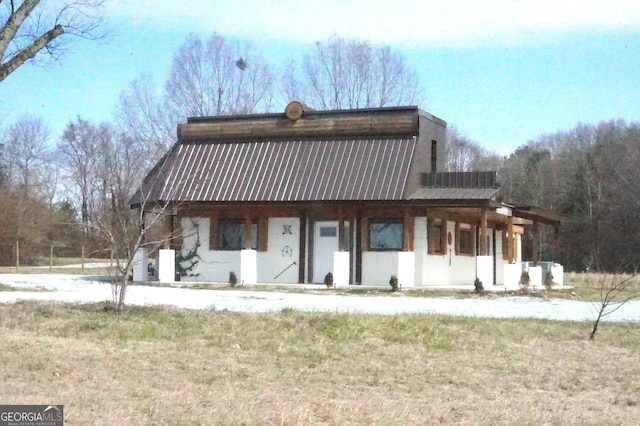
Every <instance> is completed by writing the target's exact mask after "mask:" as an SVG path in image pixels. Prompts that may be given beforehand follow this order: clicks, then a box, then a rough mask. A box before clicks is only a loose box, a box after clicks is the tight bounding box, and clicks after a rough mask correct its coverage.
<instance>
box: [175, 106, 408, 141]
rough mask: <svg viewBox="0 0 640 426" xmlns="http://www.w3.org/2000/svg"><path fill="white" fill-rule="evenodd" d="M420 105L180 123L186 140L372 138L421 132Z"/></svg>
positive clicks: (237, 117) (202, 119)
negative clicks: (293, 118) (295, 117)
mask: <svg viewBox="0 0 640 426" xmlns="http://www.w3.org/2000/svg"><path fill="white" fill-rule="evenodd" d="M418 130H419V110H418V108H417V107H391V108H375V109H361V110H336V111H308V112H307V111H305V112H304V113H303V114H302V116H301V117H300V118H298V119H296V120H291V119H289V118H287V116H286V115H285V114H284V113H282V114H253V115H237V116H217V117H194V118H189V119H188V122H187V123H186V124H179V125H178V138H179V139H180V140H182V141H192V142H197V141H215V140H220V141H235V140H266V139H316V140H317V139H319V138H330V139H335V138H344V137H350V138H371V137H407V136H417V135H418Z"/></svg>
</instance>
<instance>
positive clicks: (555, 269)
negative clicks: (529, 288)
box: [551, 263, 564, 287]
mask: <svg viewBox="0 0 640 426" xmlns="http://www.w3.org/2000/svg"><path fill="white" fill-rule="evenodd" d="M551 275H553V282H554V284H555V285H558V286H561V287H562V286H564V267H563V266H562V265H561V264H559V263H554V264H553V266H552V267H551Z"/></svg>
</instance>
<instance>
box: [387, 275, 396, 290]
mask: <svg viewBox="0 0 640 426" xmlns="http://www.w3.org/2000/svg"><path fill="white" fill-rule="evenodd" d="M389 285H390V286H391V291H398V277H396V276H395V275H391V279H389Z"/></svg>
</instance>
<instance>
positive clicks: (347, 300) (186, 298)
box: [0, 274, 640, 322]
mask: <svg viewBox="0 0 640 426" xmlns="http://www.w3.org/2000/svg"><path fill="white" fill-rule="evenodd" d="M0 282H1V283H3V284H6V285H9V286H14V287H24V288H45V289H47V290H50V291H47V292H29V291H15V292H0V303H10V302H15V301H17V300H53V301H62V302H73V303H95V302H102V301H105V300H111V294H112V291H111V284H109V283H108V282H103V281H100V280H99V279H97V278H96V277H90V276H79V275H64V274H41V275H39V274H38V275H36V274H34V275H26V274H6V275H0ZM126 303H127V304H128V305H144V306H149V305H169V306H175V307H178V308H186V309H215V310H229V311H239V312H280V311H282V310H283V309H287V308H291V309H296V310H300V311H308V312H348V313H367V314H383V315H394V314H401V313H426V314H442V315H456V316H470V317H487V318H539V319H550V320H560V321H592V320H594V319H595V314H596V311H595V307H594V304H593V303H589V302H580V301H573V300H564V299H549V300H542V299H537V298H534V297H522V296H514V297H498V298H486V299H485V298H473V299H472V298H469V299H458V298H453V297H440V298H426V297H411V296H353V295H350V296H343V295H337V294H326V295H325V294H322V295H317V294H304V293H284V292H277V291H273V292H271V291H268V292H266V291H258V292H256V291H242V290H234V291H219V290H195V289H189V288H174V287H151V286H141V285H130V286H129V287H128V288H127V299H126ZM604 320H606V321H617V322H640V301H631V302H627V303H626V304H625V305H624V306H623V307H622V308H621V309H619V310H617V311H616V312H614V313H613V314H611V315H610V316H608V317H606V318H605V319H604Z"/></svg>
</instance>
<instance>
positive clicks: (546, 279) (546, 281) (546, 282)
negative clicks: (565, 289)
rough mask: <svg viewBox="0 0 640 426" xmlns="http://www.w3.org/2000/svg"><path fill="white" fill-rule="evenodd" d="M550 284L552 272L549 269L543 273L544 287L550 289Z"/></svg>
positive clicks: (551, 284)
mask: <svg viewBox="0 0 640 426" xmlns="http://www.w3.org/2000/svg"><path fill="white" fill-rule="evenodd" d="M552 286H553V274H552V273H551V271H547V273H546V274H545V275H544V288H546V289H547V290H551V287H552Z"/></svg>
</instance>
